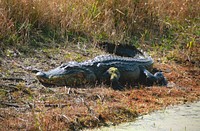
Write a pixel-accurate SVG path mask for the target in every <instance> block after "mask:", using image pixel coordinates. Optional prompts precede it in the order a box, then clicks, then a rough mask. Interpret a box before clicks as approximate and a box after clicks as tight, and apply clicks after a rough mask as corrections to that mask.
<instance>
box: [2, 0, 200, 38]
mask: <svg viewBox="0 0 200 131" xmlns="http://www.w3.org/2000/svg"><path fill="white" fill-rule="evenodd" d="M199 6H200V2H199V1H198V0H162V1H154V0H144V1H141V0H133V1H131V0H126V1H124V0H118V1H115V0H87V1H85V0H59V1H57V0H13V1H7V0H1V1H0V9H1V14H0V15H1V16H0V17H1V22H0V25H1V26H0V28H1V37H0V38H1V39H2V38H5V37H6V36H8V34H9V35H10V34H12V35H11V36H12V37H14V38H12V39H14V41H17V40H19V41H17V42H20V40H21V39H23V40H25V41H23V42H27V41H28V39H29V38H30V37H32V36H31V35H32V34H30V33H31V32H38V33H39V32H41V30H46V29H51V30H54V31H55V32H57V33H59V34H61V35H63V36H66V35H70V34H73V33H74V32H75V33H77V34H78V35H80V34H84V35H85V36H86V37H88V38H90V39H91V40H98V39H108V40H113V41H125V40H130V39H131V38H132V37H133V36H137V35H141V34H144V33H145V31H148V32H149V33H150V34H151V35H161V34H162V33H163V32H164V31H165V27H166V26H169V25H170V24H171V23H170V22H171V21H170V20H173V21H174V20H175V21H179V22H180V21H181V22H185V21H189V20H191V19H194V18H197V19H198V18H199V12H198V7H199ZM166 18H167V19H168V21H166ZM11 27H12V28H11ZM15 37H20V38H15ZM152 37H153V36H152ZM16 39H17V40H16Z"/></svg>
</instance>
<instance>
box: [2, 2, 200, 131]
mask: <svg viewBox="0 0 200 131" xmlns="http://www.w3.org/2000/svg"><path fill="white" fill-rule="evenodd" d="M199 6H200V2H199V0H162V1H154V0H132V1H129V0H127V1H124V0H87V1H82V0H68V1H65V0H59V1H58V0H34V1H33V0H32V1H31V0H0V71H1V74H0V77H1V78H12V80H8V79H7V80H3V79H0V83H3V84H0V98H1V100H0V107H1V108H0V112H1V113H0V114H1V115H0V123H1V124H0V125H1V126H0V127H1V128H0V130H1V129H2V130H20V129H25V130H67V129H70V130H80V129H83V128H94V127H99V126H106V125H109V124H118V123H121V122H126V121H132V120H133V119H134V118H135V117H137V115H140V114H146V113H148V112H151V111H153V110H157V109H161V108H163V107H165V106H168V105H171V104H178V103H185V102H187V101H194V100H199V98H200V94H199V89H200V88H199V85H200V83H199V79H200V78H199V65H200V63H199V61H200V57H199V56H200V54H199V53H200V44H199V43H200V38H199V35H200V32H199V31H200V25H199V23H200V13H199V10H198V8H199ZM101 41H111V42H113V43H115V44H118V43H120V44H133V45H135V46H137V47H139V48H142V49H143V50H146V51H147V52H149V54H150V55H151V56H152V57H153V58H154V60H155V67H156V68H158V69H159V70H162V71H163V72H164V75H165V76H166V77H167V79H168V80H169V82H171V83H172V85H171V86H172V87H169V88H166V87H163V88H160V87H156V86H153V88H150V89H149V88H146V87H144V86H143V85H141V86H140V88H139V89H135V88H134V87H129V88H127V90H126V91H123V92H119V91H114V90H112V89H110V88H108V87H105V86H104V85H99V86H97V87H96V86H95V87H91V86H89V87H83V88H75V89H74V88H71V87H60V88H55V89H54V88H53V89H52V88H51V89H49V88H46V87H44V86H42V85H41V84H40V83H38V81H37V80H36V78H35V76H34V74H32V73H30V72H26V71H25V70H24V69H23V68H21V67H22V66H25V67H28V66H31V67H35V68H40V69H43V70H48V69H52V68H54V67H56V66H58V65H60V64H61V63H63V62H65V61H72V60H75V61H83V60H86V59H90V58H92V57H94V56H96V55H99V54H102V53H104V52H102V51H100V50H99V49H96V48H95V45H96V44H97V43H98V42H101ZM17 78H20V81H17V80H18V79H17Z"/></svg>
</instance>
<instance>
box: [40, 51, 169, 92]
mask: <svg viewBox="0 0 200 131" xmlns="http://www.w3.org/2000/svg"><path fill="white" fill-rule="evenodd" d="M124 49H125V48H124ZM127 50H129V49H128V48H127ZM137 54H139V55H135V54H134V55H135V56H134V57H124V56H118V55H114V54H109V55H99V56H96V57H95V58H93V59H90V60H87V61H83V62H76V61H70V62H68V63H64V64H62V65H61V66H59V67H57V68H54V69H52V70H49V71H47V72H43V71H39V72H37V74H36V77H37V79H38V80H39V81H40V82H41V83H42V84H43V85H45V86H77V85H85V84H87V83H89V84H91V83H93V84H96V83H100V82H101V83H102V82H103V83H106V84H110V85H111V87H112V88H113V89H115V90H123V89H124V86H123V85H124V84H126V83H133V82H139V81H141V82H144V83H148V84H150V85H152V84H158V85H166V84H167V80H166V78H165V77H164V75H163V73H162V72H156V73H155V74H152V73H151V72H150V71H151V70H152V65H153V59H152V58H151V57H150V56H148V55H147V54H146V53H143V55H141V54H140V53H137Z"/></svg>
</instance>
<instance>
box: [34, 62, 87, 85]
mask: <svg viewBox="0 0 200 131" xmlns="http://www.w3.org/2000/svg"><path fill="white" fill-rule="evenodd" d="M87 73H88V72H87V71H86V70H85V69H83V68H82V67H81V65H80V64H79V63H78V62H69V63H65V64H62V65H61V66H59V67H57V68H55V69H52V70H50V71H47V72H42V71H40V72H38V73H37V74H36V77H37V79H38V80H39V81H40V82H41V83H42V84H43V85H45V86H51V85H56V86H63V85H72V86H73V85H80V84H84V83H86V76H85V75H86V74H87Z"/></svg>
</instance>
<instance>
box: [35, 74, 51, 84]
mask: <svg viewBox="0 0 200 131" xmlns="http://www.w3.org/2000/svg"><path fill="white" fill-rule="evenodd" d="M36 77H37V79H38V80H39V81H40V82H42V83H43V82H46V81H47V80H48V77H47V75H46V74H45V73H44V72H38V73H36Z"/></svg>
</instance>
